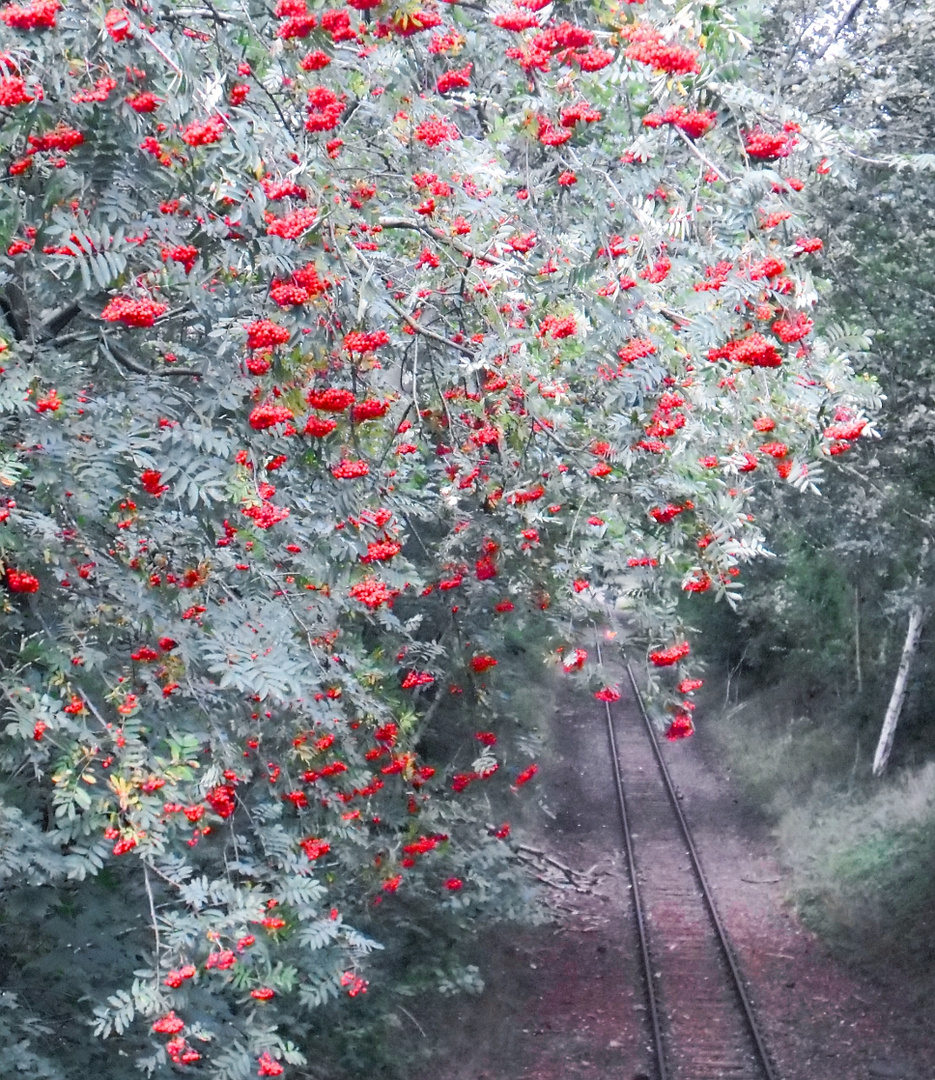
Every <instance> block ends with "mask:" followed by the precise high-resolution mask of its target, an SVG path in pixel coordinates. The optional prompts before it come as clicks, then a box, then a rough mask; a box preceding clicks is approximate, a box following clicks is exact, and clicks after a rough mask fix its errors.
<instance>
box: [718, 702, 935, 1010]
mask: <svg viewBox="0 0 935 1080" xmlns="http://www.w3.org/2000/svg"><path fill="white" fill-rule="evenodd" d="M799 692H800V688H799V686H798V685H796V684H794V683H790V684H789V685H786V686H783V685H780V686H778V687H772V688H770V689H769V690H767V691H760V692H759V693H756V694H753V695H751V696H749V697H747V698H746V700H744V701H743V702H742V704H740V705H737V706H735V707H733V708H723V709H722V710H721V711H720V715H718V705H719V704H722V703H715V702H714V701H709V702H708V708H707V709H706V710H705V711H706V712H707V715H708V723H709V725H710V729H711V731H712V732H713V734H714V737H715V739H716V740H717V742H718V743H719V744H720V747H721V749H722V751H723V752H724V755H725V759H726V760H727V762H728V763H729V766H730V768H731V771H732V775H733V777H734V779H735V780H736V781H738V782H739V783H740V784H741V786H742V788H743V790H744V792H745V794H746V796H747V798H748V799H749V800H750V801H751V802H752V803H754V804H755V805H756V806H757V807H759V808H760V809H761V810H762V811H763V812H764V813H765V814H766V815H767V817H768V818H769V819H770V821H771V822H772V823H773V825H774V828H775V832H776V835H777V838H778V840H779V843H780V846H781V850H782V856H783V858H784V861H785V862H786V864H787V865H788V866H789V868H790V869H791V871H792V882H793V885H792V897H791V899H792V900H793V901H794V903H795V904H796V907H797V909H798V911H799V913H800V915H801V916H802V918H803V920H804V921H805V923H806V924H807V925H808V926H809V927H811V928H812V929H813V930H815V931H816V932H817V933H818V934H819V935H820V936H821V937H822V938H823V940H825V941H826V942H827V944H828V945H829V946H830V947H831V948H832V949H833V950H834V951H835V952H836V953H837V954H838V955H840V956H843V957H845V958H847V959H848V960H850V961H852V962H855V963H858V964H861V965H862V966H867V967H870V968H872V969H874V970H875V971H877V972H878V973H881V974H882V973H884V972H886V973H889V974H893V973H894V972H895V973H898V974H899V975H900V976H902V977H904V979H905V981H906V983H907V984H908V985H910V986H911V987H912V988H914V989H915V990H916V992H917V993H919V994H924V993H930V992H931V991H932V990H933V989H935V911H933V907H932V900H931V897H932V890H933V885H935V763H933V762H929V763H927V764H923V765H921V766H903V767H902V768H901V769H898V770H893V771H892V772H891V775H889V776H887V777H885V778H884V779H883V780H880V781H874V780H872V779H871V777H870V757H871V755H872V752H873V741H872V738H871V737H870V736H869V734H868V733H867V732H866V730H864V732H863V735H862V737H861V730H860V728H859V727H856V726H855V725H854V724H853V722H852V721H851V722H848V721H847V720H844V719H835V718H834V716H833V711H832V710H830V709H829V712H832V715H831V717H830V718H829V716H828V715H823V713H824V709H823V708H821V707H816V708H814V709H813V710H812V712H811V715H810V716H802V715H796V713H795V710H794V706H795V704H796V701H797V697H798V694H799ZM825 704H827V703H825Z"/></svg>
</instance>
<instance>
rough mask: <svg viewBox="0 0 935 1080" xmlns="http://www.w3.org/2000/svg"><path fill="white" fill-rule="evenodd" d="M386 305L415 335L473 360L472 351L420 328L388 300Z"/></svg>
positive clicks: (414, 320)
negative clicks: (447, 347)
mask: <svg viewBox="0 0 935 1080" xmlns="http://www.w3.org/2000/svg"><path fill="white" fill-rule="evenodd" d="M386 303H387V304H389V306H390V307H391V308H392V309H393V311H395V312H396V314H397V315H398V316H399V317H400V318H401V319H405V321H406V323H407V324H408V325H409V326H411V327H412V329H413V330H415V332H416V333H417V334H422V336H423V337H427V338H430V339H431V340H432V341H437V342H438V343H439V345H447V346H449V347H450V348H452V349H457V351H458V352H460V353H463V354H464V355H465V356H470V357H471V359H472V360H473V359H474V355H475V354H474V350H473V349H469V348H468V347H467V346H466V345H460V344H459V343H458V342H457V341H452V340H451V339H450V338H446V337H444V336H443V335H442V334H436V333H435V331H434V330H427V329H426V328H425V327H424V326H420V325H419V323H418V320H416V319H414V318H413V317H412V316H411V315H407V314H406V312H405V311H403V309H402V308H401V307H400V306H399V305H398V304H394V303H393V301H392V300H390V299H389V298H387V300H386Z"/></svg>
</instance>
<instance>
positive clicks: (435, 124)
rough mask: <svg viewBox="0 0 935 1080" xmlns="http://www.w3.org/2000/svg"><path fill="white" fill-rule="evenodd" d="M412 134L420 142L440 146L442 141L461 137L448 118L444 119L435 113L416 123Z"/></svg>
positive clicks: (446, 141)
mask: <svg viewBox="0 0 935 1080" xmlns="http://www.w3.org/2000/svg"><path fill="white" fill-rule="evenodd" d="M413 134H414V135H415V137H416V139H417V140H418V141H419V142H420V143H425V145H426V146H429V147H436V146H442V145H443V144H444V143H448V142H453V141H454V140H456V139H460V138H461V132H460V131H458V129H457V128H456V127H455V125H454V124H452V123H451V121H450V120H444V119H441V118H439V117H437V116H435V115H432V116H430V117H429V118H428V120H423V121H422V123H421V124H418V125H417V126H416V129H415V132H414V133H413Z"/></svg>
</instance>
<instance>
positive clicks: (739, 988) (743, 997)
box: [597, 645, 779, 1080]
mask: <svg viewBox="0 0 935 1080" xmlns="http://www.w3.org/2000/svg"><path fill="white" fill-rule="evenodd" d="M597 655H598V662H599V663H600V664H601V665H603V658H602V657H601V651H600V645H598V653H597ZM624 661H625V663H626V668H627V675H628V676H629V678H630V685H631V686H632V687H633V695H634V697H635V698H636V703H637V705H638V706H639V710H640V715H641V716H642V718H643V724H644V726H645V728H646V732H647V734H648V735H649V741H650V744H651V745H652V748H653V754H654V756H655V759H656V763H657V765H658V766H659V771H660V773H661V775H662V779H663V783H664V785H665V789H666V794H667V795H668V797H669V802H670V804H671V806H672V809H673V811H674V812H675V817H676V820H677V821H678V823H679V828H680V830H681V833H682V837H683V838H684V840H685V845H686V847H687V849H688V854H689V858H690V859H691V864H692V869H693V870H694V872H695V877H696V879H697V881H698V885H699V887H700V889H701V894H702V896H703V898H704V902H705V907H706V908H707V910H708V914H709V915H710V917H711V923H712V925H713V926H714V930H715V933H716V936H717V939H718V943H719V945H720V947H721V952H722V953H723V956H724V959H725V960H726V962H727V967H728V970H729V971H730V974H731V983H732V985H733V988H734V990H735V991H736V993H737V998H738V1000H739V1002H740V1005H741V1009H742V1011H743V1014H744V1018H745V1019H746V1022H747V1027H748V1029H749V1031H750V1034H751V1036H752V1037H753V1043H754V1046H755V1047H756V1052H757V1057H758V1059H759V1063H760V1065H761V1066H762V1068H763V1073H764V1075H765V1076H766V1080H779V1075H778V1073H777V1072H776V1070H775V1069H774V1068H773V1065H772V1062H771V1060H770V1057H769V1052H768V1051H767V1049H766V1043H765V1042H764V1040H763V1036H762V1034H761V1032H760V1027H759V1024H758V1022H757V1019H756V1015H755V1013H754V1011H753V1005H752V1003H751V1001H750V997H749V995H748V993H747V990H746V987H745V986H744V982H743V977H742V975H741V974H740V969H739V968H738V966H737V961H736V960H735V959H734V953H733V950H732V948H731V946H730V941H729V940H728V937H727V933H726V931H725V929H724V925H723V923H722V922H721V917H720V915H719V914H718V910H717V906H716V905H715V902H714V896H713V895H712V892H711V888H710V886H709V885H708V879H707V877H706V876H705V872H704V870H703V869H702V866H701V859H700V857H699V855H698V850H697V848H696V847H695V842H694V840H693V839H692V835H691V830H690V829H689V826H688V821H687V820H686V818H685V815H684V813H683V812H682V807H681V805H680V804H679V800H678V795H677V794H676V791H675V785H674V784H673V782H672V777H671V776H670V774H669V770H668V767H667V766H666V763H665V759H664V758H663V756H662V751H661V749H660V746H659V740H658V738H657V736H656V732H655V729H654V728H653V724H652V721H651V720H650V718H649V714H648V713H647V711H646V706H645V704H644V702H643V695H642V694H641V693H640V688H639V686H638V685H637V682H636V676H635V675H634V674H633V668H632V667H631V666H630V661H629V660H628V659H627V658H626V656H624ZM604 704H605V706H606V708H607V720H608V726H609V727H610V726H611V717H610V706H609V704H608V703H607V702H605V703H604ZM612 743H613V745H616V739H613V738H612ZM614 774H615V776H616V777H617V778H618V779H617V783H618V785H620V786H619V798H620V800H621V802H622V800H623V789H622V785H621V784H620V779H619V777H620V767H619V764H618V762H617V758H616V754H614ZM624 832H625V833H627V857H628V859H630V865H631V868H632V869H631V877H632V878H633V880H634V882H635V880H636V879H635V867H634V864H633V862H632V855H631V844H630V839H629V835H628V832H627V826H626V824H625V825H624ZM635 888H636V886H635V884H634V891H635ZM640 935H641V943H642V942H643V940H644V938H643V932H642V929H641V931H640ZM643 955H644V963H645V964H646V965H647V967H646V980H647V985H649V984H651V982H652V971H651V970H650V968H649V966H648V951H647V950H646V948H645V945H643ZM658 1030H659V1029H658V1026H657V1025H654V1032H658ZM660 1054H661V1044H660ZM661 1061H662V1058H661V1056H660V1062H661ZM659 1076H660V1080H666V1078H667V1074H666V1071H665V1067H664V1065H661V1067H660V1072H659Z"/></svg>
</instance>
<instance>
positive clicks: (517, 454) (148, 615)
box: [0, 0, 877, 1080]
mask: <svg viewBox="0 0 935 1080" xmlns="http://www.w3.org/2000/svg"><path fill="white" fill-rule="evenodd" d="M0 19H2V22H3V23H4V24H5V27H4V34H3V40H4V48H5V51H4V52H3V53H2V56H0V65H2V69H3V74H2V77H0V103H2V106H3V109H4V124H3V128H2V133H0V151H2V156H3V161H4V163H5V170H6V174H7V177H6V181H5V183H4V187H3V195H2V200H3V201H2V205H3V214H2V221H3V223H4V229H5V238H4V247H5V249H6V251H7V255H6V258H5V259H4V260H3V270H2V274H3V277H2V300H0V302H2V305H3V311H4V314H5V317H6V322H7V325H8V333H7V334H6V337H5V340H4V357H3V360H4V371H3V376H2V381H0V412H2V432H3V442H4V449H3V460H2V473H0V479H2V481H3V483H4V484H6V485H7V487H8V492H9V496H8V502H7V506H6V507H5V508H4V509H2V511H0V516H2V519H3V520H2V524H0V545H2V549H0V550H2V561H3V572H4V580H5V585H6V592H5V596H4V601H3V602H4V608H5V610H4V619H5V622H4V631H3V638H2V644H0V648H2V653H0V661H2V680H0V690H2V693H3V696H4V699H5V707H6V714H5V728H4V734H3V737H2V750H0V753H2V757H0V767H2V786H0V795H2V800H3V802H2V819H0V820H2V829H3V843H2V847H0V873H2V874H3V878H2V880H3V894H2V895H3V905H4V908H3V910H4V922H3V924H2V927H0V949H2V951H3V955H4V966H5V967H6V969H7V970H8V971H9V973H10V974H9V975H8V977H7V994H8V996H7V999H6V1000H7V1003H9V1004H10V1005H11V1006H12V1007H11V1009H10V1010H9V1011H8V1012H7V1013H6V1014H5V1015H4V1016H0V1024H5V1025H6V1028H5V1034H6V1037H7V1041H8V1043H9V1044H10V1045H11V1046H13V1047H14V1050H13V1054H12V1056H7V1058H6V1059H5V1062H4V1065H3V1066H2V1069H8V1068H12V1069H13V1070H14V1071H15V1072H16V1074H17V1075H25V1076H34V1077H40V1076H42V1077H68V1078H70V1077H74V1076H79V1075H83V1074H86V1072H87V1070H88V1068H90V1067H93V1068H94V1069H95V1070H96V1074H97V1075H100V1076H101V1077H110V1076H113V1077H118V1076H119V1077H121V1078H122V1077H124V1076H126V1074H127V1073H126V1071H127V1068H128V1063H131V1062H133V1063H135V1064H136V1065H137V1066H139V1067H140V1068H142V1069H143V1070H144V1071H146V1072H147V1073H149V1074H155V1075H162V1076H168V1075H174V1074H177V1073H179V1072H183V1073H185V1072H187V1073H191V1074H200V1075H204V1076H210V1077H216V1078H218V1080H220V1078H225V1080H227V1078H230V1080H244V1078H246V1077H248V1076H252V1075H260V1076H276V1075H280V1074H284V1073H286V1072H289V1073H292V1074H294V1075H300V1076H301V1075H303V1074H306V1073H308V1071H309V1070H310V1069H311V1068H312V1066H309V1065H308V1064H307V1062H308V1061H309V1060H312V1059H313V1058H314V1057H315V1054H316V1044H315V1031H316V1028H315V1024H316V1020H315V1017H316V1015H318V1013H317V1012H316V1010H319V1011H320V1008H321V1007H322V1006H323V1005H324V1004H325V1003H326V1002H327V1001H328V1000H329V999H334V998H336V997H340V998H341V999H342V1000H344V1001H346V1003H347V1007H348V1008H349V1009H353V1008H354V1007H355V1004H356V1005H359V1003H360V1001H361V999H362V996H363V995H364V994H365V992H367V989H368V981H369V979H368V972H369V971H370V965H372V963H373V957H374V950H375V949H376V948H377V946H378V945H380V944H387V945H389V946H392V945H393V943H394V942H395V943H397V945H398V943H399V942H401V941H403V940H404V938H405V934H406V932H407V928H408V927H411V926H412V925H413V924H414V923H415V924H418V925H420V926H423V927H426V926H428V927H431V926H433V925H438V924H439V922H440V921H443V922H445V925H447V926H454V925H456V924H458V923H460V924H462V925H467V924H468V923H472V922H476V921H477V920H478V919H479V918H483V917H501V918H502V917H507V918H508V917H511V916H514V915H516V914H518V913H519V912H520V911H521V910H522V904H523V897H524V893H525V891H526V890H527V883H526V882H524V880H523V877H522V875H521V873H520V872H519V870H518V868H517V865H516V860H515V858H514V857H513V850H512V848H511V841H510V828H509V824H508V822H506V821H501V820H500V818H499V817H498V818H497V819H496V820H491V813H492V809H496V810H498V811H499V809H500V808H501V807H503V806H507V805H509V801H510V800H515V799H519V798H521V797H523V796H524V795H525V794H526V793H527V792H528V791H529V790H530V787H529V786H527V785H530V784H531V785H532V786H534V785H535V782H536V781H535V773H536V763H535V760H534V754H533V752H532V749H533V746H534V738H533V736H534V732H532V731H530V730H528V729H527V728H525V727H524V726H523V725H522V724H520V723H518V721H517V718H516V717H515V716H512V715H511V713H510V702H509V690H510V687H509V685H508V683H509V680H508V678H506V676H505V674H504V672H505V669H506V668H507V667H508V656H507V654H506V649H505V645H504V642H505V641H506V640H507V639H508V638H511V637H512V639H513V640H516V639H517V638H519V637H520V636H522V635H526V636H527V638H529V639H530V640H532V638H533V637H534V636H536V635H538V636H539V637H541V638H546V637H547V638H548V639H549V641H550V647H551V649H552V650H553V661H554V663H555V667H556V668H557V669H558V670H559V671H561V670H564V672H566V673H569V674H571V675H573V676H574V677H576V678H580V679H582V680H584V681H585V682H587V683H588V684H589V685H590V688H591V690H592V691H595V692H596V693H597V694H598V695H599V696H601V697H604V698H609V699H613V697H614V696H615V695H616V694H617V693H618V691H617V689H616V688H615V687H613V686H604V685H602V684H601V681H600V679H599V675H598V672H597V669H596V668H595V667H594V665H593V663H591V661H590V660H589V656H588V650H589V647H590V641H589V639H588V637H587V633H588V631H587V626H588V625H589V619H590V618H591V616H592V615H593V613H594V612H595V611H596V610H598V611H599V610H600V608H601V604H602V603H603V601H604V599H605V598H607V597H610V598H613V597H614V596H616V595H617V594H618V593H620V592H623V591H625V592H628V593H630V594H631V595H634V596H635V597H636V600H637V607H636V613H637V616H638V622H639V627H640V633H641V634H642V638H641V640H642V641H643V642H644V644H645V646H646V649H647V657H648V659H649V661H650V663H651V665H652V666H653V668H654V669H658V672H659V680H658V685H657V687H656V690H657V691H658V694H659V695H660V701H661V702H662V707H664V708H668V709H669V710H670V713H671V715H670V718H669V720H670V723H669V727H668V733H669V735H670V737H673V738H677V737H681V736H683V735H686V734H690V733H691V730H692V722H691V710H692V702H691V698H690V694H691V692H692V690H693V688H696V687H697V685H698V681H697V679H695V678H694V677H693V673H692V671H691V659H690V646H689V644H688V639H687V636H686V630H685V628H684V627H683V626H682V624H681V622H680V617H679V614H678V612H679V608H678V605H677V600H678V598H679V597H681V596H684V595H685V594H689V595H691V594H697V595H698V596H699V602H705V601H706V600H710V599H714V598H720V599H724V600H726V601H727V602H733V601H735V600H736V599H737V597H738V596H739V589H740V584H739V581H738V576H739V575H740V572H741V568H742V566H743V565H744V563H746V562H747V561H748V560H749V559H751V558H753V557H754V556H755V555H757V554H758V553H759V552H760V551H761V550H762V543H763V538H762V535H761V533H760V531H759V529H758V526H757V523H756V520H755V517H754V514H753V510H754V501H755V498H756V497H757V496H758V495H759V496H760V497H766V496H768V493H769V492H770V491H771V490H772V488H773V486H774V484H776V483H779V484H782V483H785V484H793V485H796V486H797V487H799V488H802V489H805V488H809V487H811V486H813V485H814V484H815V483H816V482H817V481H818V480H819V479H820V476H821V470H822V463H823V462H824V461H825V460H827V459H829V458H833V457H835V456H837V455H839V454H841V453H844V452H846V451H849V450H850V449H851V448H852V446H853V445H854V443H855V442H856V441H857V440H858V439H859V438H860V436H861V435H862V434H863V433H864V432H865V431H866V430H869V429H868V428H867V424H868V421H869V419H870V417H871V415H872V412H873V410H874V409H875V407H876V404H877V394H876V388H875V384H874V383H873V382H872V380H868V379H862V378H861V379H858V378H855V377H854V375H853V372H852V369H851V366H850V361H849V359H848V356H847V352H846V348H847V342H842V341H838V342H833V341H827V340H822V339H820V338H817V337H816V335H815V334H814V333H813V308H814V305H815V303H816V300H817V294H816V289H815V286H814V283H813V280H812V267H813V265H814V263H815V260H816V259H820V258H821V247H822V243H821V240H820V239H818V238H817V237H815V236H813V235H812V234H811V232H810V231H809V228H808V220H807V216H806V211H807V206H808V203H807V197H808V186H809V184H810V183H812V181H813V179H814V178H815V177H816V175H820V174H821V173H822V171H823V170H824V168H825V166H824V158H825V150H826V146H825V143H826V142H827V139H828V137H829V136H828V132H827V129H826V127H824V126H822V125H815V126H814V127H810V125H809V121H808V120H807V118H806V117H803V116H800V115H798V114H795V117H794V118H793V114H792V113H791V112H788V111H786V110H785V108H784V107H783V106H782V105H777V104H774V103H768V102H767V101H766V99H764V98H763V97H762V95H758V94H756V93H754V91H753V89H752V86H753V81H754V80H753V76H752V75H751V71H752V68H751V66H750V65H751V61H750V59H749V56H748V52H749V48H748V47H749V41H748V39H747V37H746V31H747V28H746V27H745V26H744V25H740V24H738V22H737V20H736V18H735V17H734V16H733V15H732V13H731V11H730V9H729V8H728V7H726V6H724V5H721V4H719V3H697V2H689V3H686V4H681V5H679V6H678V8H677V9H672V8H670V7H668V6H664V5H660V6H658V7H653V6H652V5H647V6H646V7H644V6H642V5H640V4H627V3H624V4H606V3H598V4H594V5H590V4H557V5H555V6H554V7H545V6H544V5H542V4H539V3H537V2H535V0H525V2H524V3H520V4H517V5H516V6H515V7H506V6H504V7H502V8H501V7H496V8H494V7H491V8H490V9H489V10H488V9H487V8H485V7H483V6H478V5H458V4H451V5H449V4H436V3H434V2H431V0H427V2H426V3H424V4H421V5H415V4H407V5H404V6H402V7H393V6H392V5H390V4H388V3H383V4H380V3H372V2H368V0H357V2H356V3H353V4H352V5H350V6H348V7H332V6H328V5H326V4H317V5H316V4H310V3H307V2H306V0H279V3H278V5H277V7H276V8H275V10H274V11H270V10H268V9H267V8H266V7H265V6H264V5H262V4H259V3H256V2H254V0H247V2H244V3H237V2H234V0H221V2H218V3H209V4H205V5H197V6H191V5H176V4H159V5H153V6H148V5H140V6H138V7H137V6H128V7H126V8H110V9H103V8H101V7H98V6H94V5H91V4H88V3H84V2H82V0H76V2H74V3H69V4H67V5H66V6H64V7H62V6H60V5H59V3H58V2H57V0H32V2H31V3H30V4H29V5H27V6H21V5H16V4H8V5H7V6H5V7H3V8H2V9H0ZM702 597H704V598H702ZM543 627H545V628H546V629H542V628H543ZM426 932H427V933H430V931H426ZM86 941H87V942H88V944H86V943H85V942H86ZM79 950H80V951H79ZM376 989H377V988H376V986H375V987H374V991H371V993H373V992H376ZM50 1001H52V1002H54V1008H50V1007H49V1002H50ZM89 1017H90V1018H92V1020H93V1025H94V1026H93V1027H88V1026H87V1025H86V1021H87V1019H88V1018H89ZM0 1030H3V1029H2V1028H0ZM92 1031H93V1034H92ZM0 1071H2V1070H0Z"/></svg>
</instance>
